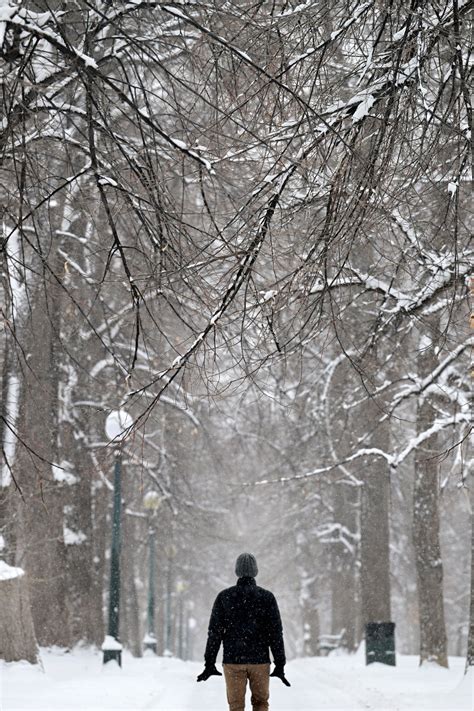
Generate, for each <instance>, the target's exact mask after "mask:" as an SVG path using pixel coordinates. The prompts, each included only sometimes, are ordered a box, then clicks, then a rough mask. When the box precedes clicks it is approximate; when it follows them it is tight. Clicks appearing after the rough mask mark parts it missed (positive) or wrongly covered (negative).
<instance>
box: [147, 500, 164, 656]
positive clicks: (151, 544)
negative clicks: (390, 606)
mask: <svg viewBox="0 0 474 711" xmlns="http://www.w3.org/2000/svg"><path fill="white" fill-rule="evenodd" d="M161 499H162V497H161V496H160V495H159V494H158V493H157V492H156V491H148V492H147V493H146V494H145V496H144V497H143V506H144V507H145V509H147V510H148V511H149V512H150V518H149V522H148V524H149V525H148V604H147V632H146V634H145V638H144V640H143V646H144V647H145V649H149V650H150V651H151V652H153V653H154V654H156V652H157V648H156V635H155V575H156V574H155V534H156V529H155V526H154V519H155V515H156V511H157V510H158V508H159V507H160V504H161Z"/></svg>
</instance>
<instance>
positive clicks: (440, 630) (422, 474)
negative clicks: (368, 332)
mask: <svg viewBox="0 0 474 711" xmlns="http://www.w3.org/2000/svg"><path fill="white" fill-rule="evenodd" d="M420 347H421V348H422V349H423V350H422V351H421V352H420V354H419V356H418V365H419V368H418V374H419V376H420V378H423V377H425V376H426V375H428V374H429V373H430V372H432V371H433V369H434V368H435V367H436V365H437V357H436V354H435V351H434V345H433V343H429V344H428V343H426V344H424V343H423V342H422V344H421V346H420ZM435 420H436V410H435V409H434V407H433V405H432V404H431V402H430V400H429V396H425V397H421V398H420V401H419V403H418V411H417V432H418V433H420V432H423V431H425V430H427V429H429V428H430V427H431V426H432V425H433V423H434V422H435ZM438 455H439V449H438V436H437V434H436V433H435V434H432V435H431V436H430V437H429V438H428V439H427V440H425V441H424V442H423V443H422V444H421V445H420V446H418V447H417V449H416V452H415V487H414V495H413V506H414V511H413V538H414V544H415V556H416V572H417V585H418V606H419V611H420V664H423V662H425V661H433V662H436V663H437V664H440V665H441V666H443V667H447V666H448V654H447V638H446V626H445V620H444V598H443V562H442V559H441V547H440V541H439V482H438V460H437V457H438Z"/></svg>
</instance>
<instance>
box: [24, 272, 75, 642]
mask: <svg viewBox="0 0 474 711" xmlns="http://www.w3.org/2000/svg"><path fill="white" fill-rule="evenodd" d="M50 286H51V288H48V293H47V282H45V283H41V281H40V283H39V284H38V285H37V286H36V289H34V291H33V292H30V304H31V306H30V314H29V317H28V319H27V321H26V323H25V324H24V325H23V327H22V335H23V338H22V345H23V349H24V353H25V360H24V362H23V363H22V368H23V379H22V380H23V382H22V389H21V392H22V395H21V402H20V414H19V424H18V429H19V436H20V438H21V442H22V445H21V446H20V445H19V446H18V448H17V456H16V461H15V470H14V471H15V474H16V478H17V480H18V483H19V485H20V487H21V490H22V492H23V497H24V498H22V497H20V496H17V511H18V521H19V540H18V548H17V561H18V562H19V564H20V565H21V566H22V567H24V568H25V570H26V572H27V574H28V583H29V589H30V599H31V606H32V615H33V622H34V625H35V630H36V636H37V639H38V642H39V644H40V645H43V646H49V645H60V646H69V644H70V640H71V638H70V633H69V614H68V608H67V599H68V590H67V579H66V549H65V545H64V532H63V494H62V484H61V482H60V481H58V480H57V473H58V472H57V470H55V468H54V467H52V463H53V462H55V461H56V455H57V419H56V413H57V400H58V380H57V368H56V363H55V358H54V348H55V346H54V341H55V338H56V330H55V329H56V323H57V321H56V316H57V290H56V288H55V285H50Z"/></svg>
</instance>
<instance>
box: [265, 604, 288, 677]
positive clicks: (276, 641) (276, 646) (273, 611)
mask: <svg viewBox="0 0 474 711" xmlns="http://www.w3.org/2000/svg"><path fill="white" fill-rule="evenodd" d="M269 603H270V604H269V640H268V641H269V645H270V649H271V652H272V656H273V661H274V662H275V665H276V666H278V667H283V666H285V664H286V656H285V644H284V642H283V625H282V623H281V616H280V610H279V609H278V603H277V601H276V598H275V596H274V595H273V594H271V597H270V601H269Z"/></svg>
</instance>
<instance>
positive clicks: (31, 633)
mask: <svg viewBox="0 0 474 711" xmlns="http://www.w3.org/2000/svg"><path fill="white" fill-rule="evenodd" d="M0 566H1V567H0V610H1V611H2V614H1V615H0V659H3V660H4V661H6V662H19V661H21V660H26V661H27V662H30V663H31V664H37V663H38V661H39V656H38V645H37V643H36V637H35V630H34V626H33V619H32V617H31V607H30V600H29V596H28V584H27V579H26V576H25V575H24V572H23V571H22V570H21V569H20V568H13V567H11V566H8V565H6V564H5V563H3V562H2V561H0Z"/></svg>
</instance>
